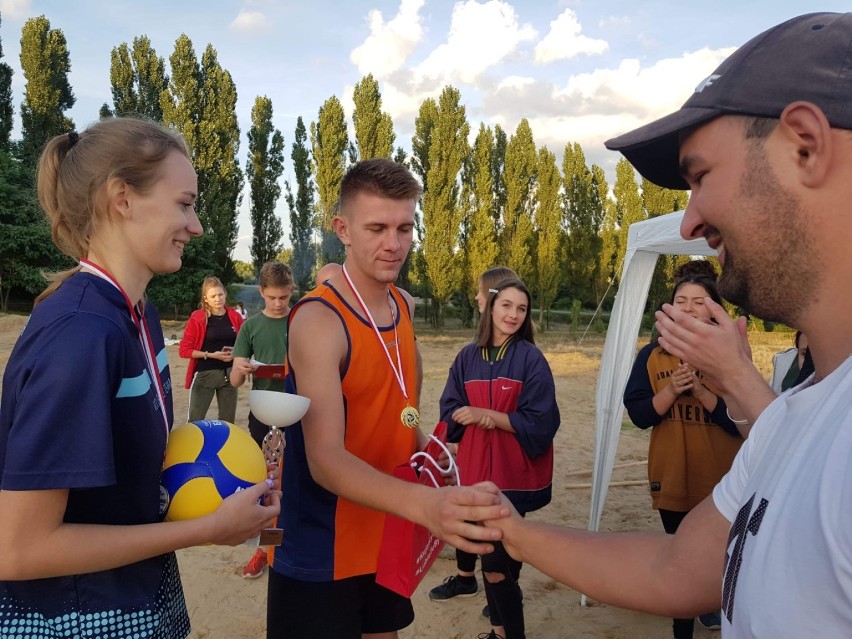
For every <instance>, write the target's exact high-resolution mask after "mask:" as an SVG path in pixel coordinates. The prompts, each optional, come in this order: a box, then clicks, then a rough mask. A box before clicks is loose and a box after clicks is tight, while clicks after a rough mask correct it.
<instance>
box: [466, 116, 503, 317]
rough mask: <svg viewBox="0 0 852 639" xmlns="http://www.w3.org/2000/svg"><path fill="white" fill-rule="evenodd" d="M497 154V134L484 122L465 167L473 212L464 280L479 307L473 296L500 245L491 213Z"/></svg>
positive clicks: (496, 255) (468, 202)
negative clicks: (493, 157)
mask: <svg viewBox="0 0 852 639" xmlns="http://www.w3.org/2000/svg"><path fill="white" fill-rule="evenodd" d="M493 154H494V133H493V132H492V131H491V129H490V128H489V127H486V126H485V125H484V124H480V125H479V132H478V133H477V134H476V141H475V142H474V145H473V153H472V155H471V161H470V162H468V163H467V165H466V166H465V176H464V180H463V183H464V184H465V187H466V192H467V193H466V194H467V197H466V198H465V199H466V203H467V206H468V210H469V212H470V215H469V219H468V224H467V227H468V234H467V245H466V246H465V247H464V248H465V251H464V252H465V254H466V256H467V260H466V268H467V271H466V273H465V280H466V283H467V286H466V288H467V292H468V299H469V302H470V303H471V305H473V306H474V307H475V306H476V304H475V302H474V297H476V293H477V290H478V281H479V277H480V275H482V273H483V272H485V271H486V270H488V269H489V268H491V267H492V266H495V265H496V264H497V257H498V255H499V252H500V245H499V243H498V239H497V229H496V227H495V225H494V218H493V217H492V215H491V211H492V206H493V200H494V184H493V176H492V173H491V162H492V156H493Z"/></svg>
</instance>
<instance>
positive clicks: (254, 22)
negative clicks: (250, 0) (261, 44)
mask: <svg viewBox="0 0 852 639" xmlns="http://www.w3.org/2000/svg"><path fill="white" fill-rule="evenodd" d="M228 28H229V29H231V30H232V31H239V32H241V33H258V32H261V31H268V30H269V28H270V22H269V20H268V19H267V18H266V16H265V15H263V14H262V13H261V12H260V11H246V10H245V9H242V10H241V11H240V13H239V14H238V15H237V17H236V18H234V20H233V21H232V22H231V24H229V25H228Z"/></svg>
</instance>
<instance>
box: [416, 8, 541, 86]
mask: <svg viewBox="0 0 852 639" xmlns="http://www.w3.org/2000/svg"><path fill="white" fill-rule="evenodd" d="M535 37H536V31H535V29H533V28H532V26H530V25H529V24H524V25H520V24H518V16H517V14H516V13H515V9H514V8H513V7H512V5H510V4H508V3H507V2H503V1H501V0H489V1H488V2H485V3H479V2H477V1H476V0H466V1H463V2H457V3H456V4H455V6H454V7H453V14H452V19H451V24H450V32H449V35H448V36H447V42H446V43H444V44H442V45H440V46H438V47H437V48H436V49H435V50H434V51H432V53H431V54H429V57H428V58H426V60H424V61H423V63H422V64H420V65H419V66H418V67H417V68H416V69H415V70H414V71H415V75H416V76H419V77H420V78H424V79H425V78H432V79H437V80H439V81H440V82H441V83H446V82H453V81H461V82H464V83H468V84H472V83H474V82H475V81H476V79H477V78H478V77H479V76H480V75H481V74H482V73H484V72H485V71H486V70H488V69H489V68H491V67H492V66H494V65H496V64H497V63H498V62H501V61H502V60H504V59H505V58H507V57H508V56H509V55H510V54H512V53H514V52H515V51H516V49H517V48H518V45H519V44H521V43H522V42H526V41H530V40H533V39H534V38H535Z"/></svg>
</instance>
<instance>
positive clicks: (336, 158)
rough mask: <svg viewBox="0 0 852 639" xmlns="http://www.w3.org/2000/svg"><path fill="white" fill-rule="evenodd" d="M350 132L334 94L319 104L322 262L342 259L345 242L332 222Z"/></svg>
mask: <svg viewBox="0 0 852 639" xmlns="http://www.w3.org/2000/svg"><path fill="white" fill-rule="evenodd" d="M348 147H349V134H348V133H347V131H346V117H345V115H344V114H343V106H342V105H341V104H340V100H338V99H337V97H336V96H331V97H330V98H329V99H328V100H326V101H325V102H324V103H323V105H322V106H321V107H320V110H319V114H318V117H317V121H316V122H315V123H314V122H312V123H311V148H312V155H313V163H312V168H313V174H314V179H315V180H316V184H317V195H318V198H319V199H318V202H317V208H318V211H317V212H318V215H319V220H320V228H321V229H322V247H321V251H322V262H323V263H324V264H326V263H328V262H341V263H342V262H343V260H344V259H345V253H344V251H343V244H341V242H340V240H339V239H338V238H337V236H336V235H335V234H334V231H333V230H332V227H331V221H332V220H333V219H334V216H335V215H336V213H337V200H338V198H339V196H340V183H341V182H342V181H343V174H344V172H345V170H346V150H347V148H348Z"/></svg>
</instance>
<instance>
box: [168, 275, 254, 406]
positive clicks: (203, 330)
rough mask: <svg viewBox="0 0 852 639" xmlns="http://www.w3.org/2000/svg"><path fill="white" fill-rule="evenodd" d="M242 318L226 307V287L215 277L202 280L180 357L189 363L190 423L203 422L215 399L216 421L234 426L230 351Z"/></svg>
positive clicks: (185, 330) (181, 346) (187, 371)
mask: <svg viewBox="0 0 852 639" xmlns="http://www.w3.org/2000/svg"><path fill="white" fill-rule="evenodd" d="M242 325H243V318H242V317H241V316H240V314H239V313H237V312H236V311H235V310H234V309H232V308H230V307H228V306H225V287H224V286H222V282H220V281H219V278H218V277H205V278H204V282H202V284H201V308H199V309H198V310H197V311H195V312H193V313H192V315H190V316H189V321H187V323H186V328H185V329H184V331H183V338H182V339H181V340H180V356H181V357H183V358H185V359H188V360H189V366H188V367H187V370H186V388H189V389H191V390H190V394H189V421H191V422H192V421H196V420H198V419H204V418H205V417H206V416H207V409H208V408H210V402H212V401H213V395H216V404H217V405H218V406H219V419H221V420H223V421H226V422H233V421H234V419H236V414H237V389H236V388H234V387H233V386H231V382H230V380H229V377H230V375H231V361H232V360H233V359H234V357H233V355H232V353H231V351H232V350H233V348H234V342H235V341H236V340H237V333H238V332H239V331H240V327H241V326H242Z"/></svg>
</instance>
